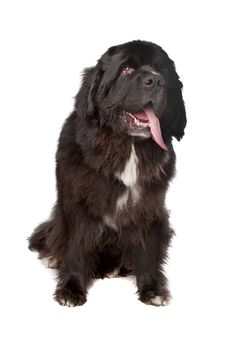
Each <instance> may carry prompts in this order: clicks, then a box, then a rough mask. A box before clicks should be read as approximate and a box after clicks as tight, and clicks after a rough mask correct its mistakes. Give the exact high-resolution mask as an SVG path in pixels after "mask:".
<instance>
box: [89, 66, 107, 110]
mask: <svg viewBox="0 0 233 350" xmlns="http://www.w3.org/2000/svg"><path fill="white" fill-rule="evenodd" d="M102 75H103V71H102V69H101V64H100V62H99V63H97V65H96V67H94V68H93V69H92V78H91V81H90V88H89V93H88V99H87V114H88V115H93V114H94V113H95V96H96V94H97V92H98V89H99V85H100V81H101V79H102Z"/></svg>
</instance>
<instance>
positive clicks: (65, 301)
mask: <svg viewBox="0 0 233 350" xmlns="http://www.w3.org/2000/svg"><path fill="white" fill-rule="evenodd" d="M59 303H60V304H61V305H63V306H68V307H74V306H75V304H74V303H72V301H71V300H65V299H63V298H62V299H59Z"/></svg>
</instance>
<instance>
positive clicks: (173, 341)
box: [0, 0, 233, 350]
mask: <svg viewBox="0 0 233 350" xmlns="http://www.w3.org/2000/svg"><path fill="white" fill-rule="evenodd" d="M0 6H1V8H0V16H1V18H0V26H1V28H0V35H1V42H0V50H1V54H0V60H1V62H0V70H1V72H0V101H1V102H0V108H1V111H0V118H1V121H0V122H1V137H0V152H1V154H0V164H1V172H0V176H1V181H0V186H1V196H0V201H1V241H0V242H1V254H0V258H1V264H0V266H1V304H2V305H1V312H0V314H1V317H2V321H3V324H2V326H1V330H2V333H3V336H1V340H0V341H1V342H2V343H3V344H2V345H1V348H2V349H15V348H20V349H21V348H22V349H25V350H27V349H36V350H37V349H50V348H52V349H63V348H66V349H69V348H72V349H76V348H77V349H82V350H85V349H103V350H104V349H109V348H110V349H113V350H114V349H119V348H122V349H144V348H147V347H148V348H150V349H164V350H166V349H171V348H173V349H176V348H177V349H181V350H183V349H189V350H192V349H195V350H196V349H207V348H208V349H213V348H216V349H224V350H228V349H232V348H233V341H232V335H231V334H230V331H232V324H233V320H232V314H233V302H232V296H233V282H232V276H233V274H232V267H233V259H232V243H233V240H232V235H233V232H232V231H233V230H232V195H233V191H232V178H233V174H232V172H233V171H232V165H231V163H232V140H231V135H232V126H233V125H232V118H233V115H232V78H233V74H232V62H233V55H232V37H231V32H232V31H233V28H232V24H231V22H232V18H231V10H230V1H229V2H228V1H224V0H222V1H200V2H199V1H197V0H196V1H146V0H144V1H136V0H135V1H120V0H118V1H117V2H110V1H93V2H91V1H89V0H86V1H84V2H82V1H77V0H76V1H69V0H66V1H59V0H57V1H50V0H46V1H43V0H40V1H36V0H34V1H24V0H21V1H10V0H8V1H1V5H0ZM132 39H145V40H150V41H154V42H156V43H158V44H160V45H161V46H162V47H163V48H164V49H165V50H166V51H167V52H168V54H169V55H170V57H171V58H172V59H173V60H174V61H175V62H176V67H177V71H178V73H179V75H180V77H181V80H182V81H183V83H184V99H185V102H186V108H187V117H188V127H187V130H186V135H185V137H184V139H183V140H182V142H180V143H178V142H175V141H174V147H175V150H176V153H177V158H178V162H177V169H178V171H177V176H176V178H175V180H174V181H173V183H172V184H171V186H170V191H169V193H168V198H167V203H168V207H169V208H170V209H171V221H172V224H173V226H174V228H175V230H176V233H177V235H176V236H175V238H174V240H173V247H172V248H171V250H170V261H169V264H168V266H167V271H168V275H169V277H170V287H171V291H172V294H173V300H172V303H171V305H170V306H168V307H166V308H156V307H152V306H146V305H144V304H142V303H140V302H139V301H138V300H137V296H136V294H135V292H136V287H135V283H134V280H133V279H129V278H125V279H108V280H107V279H105V280H103V281H97V282H96V283H95V284H94V286H93V287H92V288H91V289H90V292H89V297H88V302H87V303H86V304H85V305H84V306H82V307H80V308H73V309H69V308H66V307H61V306H59V305H58V304H57V303H55V302H54V301H53V299H52V293H53V291H54V289H55V280H54V276H55V275H54V274H53V273H51V272H50V271H48V270H46V269H45V268H44V267H42V265H41V264H40V262H39V261H38V260H37V259H36V254H33V253H31V252H29V251H28V250H27V243H26V237H28V236H29V235H30V233H31V232H32V230H33V228H34V227H35V226H36V225H37V224H38V223H39V222H40V221H43V220H44V219H46V218H47V217H48V215H49V212H50V209H51V208H52V205H53V203H54V202H55V199H56V192H55V174H54V168H55V162H54V154H55V151H56V144H57V139H58V135H59V132H60V129H61V126H62V124H63V121H64V119H65V118H66V117H67V116H68V114H69V113H70V112H71V110H72V106H73V98H72V97H73V96H74V95H75V94H76V92H77V90H78V88H79V86H80V73H81V71H82V69H83V68H84V67H87V66H90V65H94V64H95V63H96V60H97V59H98V58H99V56H100V55H101V54H102V53H103V52H104V51H105V50H106V49H107V48H108V47H109V46H112V45H115V44H119V43H123V42H126V41H129V40H132Z"/></svg>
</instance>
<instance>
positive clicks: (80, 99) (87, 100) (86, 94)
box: [75, 63, 102, 115]
mask: <svg viewBox="0 0 233 350" xmlns="http://www.w3.org/2000/svg"><path fill="white" fill-rule="evenodd" d="M101 78H102V70H101V68H100V64H99V63H98V64H97V65H96V66H95V67H91V68H86V69H85V70H84V72H83V79H82V85H81V88H80V90H79V92H78V94H77V95H76V97H75V109H76V110H77V111H80V115H83V113H84V114H85V115H86V114H87V115H94V112H95V96H96V93H97V91H98V88H99V84H100V81H101Z"/></svg>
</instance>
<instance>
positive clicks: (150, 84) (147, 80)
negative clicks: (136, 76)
mask: <svg viewBox="0 0 233 350" xmlns="http://www.w3.org/2000/svg"><path fill="white" fill-rule="evenodd" d="M163 85H164V79H163V77H162V76H161V75H160V74H159V73H153V72H146V73H144V75H143V77H142V86H143V87H144V88H146V89H152V88H156V90H160V89H161V87H162V86H163Z"/></svg>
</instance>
